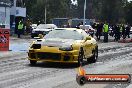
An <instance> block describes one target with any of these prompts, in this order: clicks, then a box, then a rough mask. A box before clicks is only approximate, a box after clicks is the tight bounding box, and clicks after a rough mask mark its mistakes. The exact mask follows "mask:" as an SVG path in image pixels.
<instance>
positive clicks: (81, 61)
mask: <svg viewBox="0 0 132 88" xmlns="http://www.w3.org/2000/svg"><path fill="white" fill-rule="evenodd" d="M83 58H84V51H83V48H82V47H81V48H80V51H79V56H78V66H81V65H83Z"/></svg>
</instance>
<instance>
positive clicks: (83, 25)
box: [83, 0, 86, 28]
mask: <svg viewBox="0 0 132 88" xmlns="http://www.w3.org/2000/svg"><path fill="white" fill-rule="evenodd" d="M85 15H86V0H85V2H84V19H83V27H84V28H85Z"/></svg>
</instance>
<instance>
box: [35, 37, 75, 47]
mask: <svg viewBox="0 0 132 88" xmlns="http://www.w3.org/2000/svg"><path fill="white" fill-rule="evenodd" d="M75 42H77V41H76V40H73V39H59V38H51V39H44V40H42V41H37V42H36V43H37V44H41V45H43V46H49V47H69V46H71V45H72V44H74V43H75Z"/></svg>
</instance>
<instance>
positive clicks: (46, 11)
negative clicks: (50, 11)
mask: <svg viewBox="0 0 132 88" xmlns="http://www.w3.org/2000/svg"><path fill="white" fill-rule="evenodd" d="M46 4H47V0H45V24H46V19H47V17H46V16H47V7H46Z"/></svg>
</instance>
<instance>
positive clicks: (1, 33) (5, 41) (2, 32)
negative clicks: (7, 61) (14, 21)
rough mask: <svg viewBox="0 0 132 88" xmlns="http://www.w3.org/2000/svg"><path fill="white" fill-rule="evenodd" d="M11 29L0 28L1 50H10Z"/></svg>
mask: <svg viewBox="0 0 132 88" xmlns="http://www.w3.org/2000/svg"><path fill="white" fill-rule="evenodd" d="M9 36H10V32H9V29H0V51H8V50H9Z"/></svg>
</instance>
